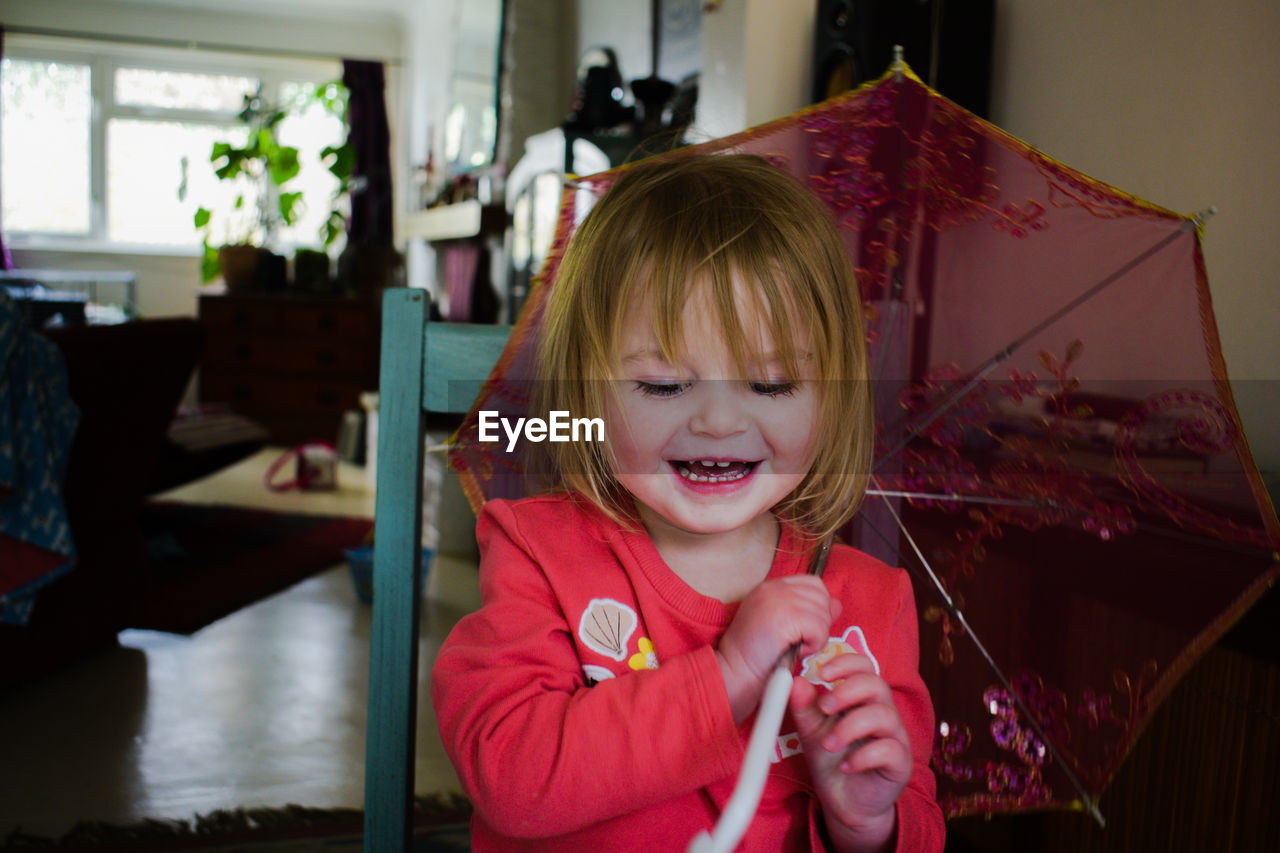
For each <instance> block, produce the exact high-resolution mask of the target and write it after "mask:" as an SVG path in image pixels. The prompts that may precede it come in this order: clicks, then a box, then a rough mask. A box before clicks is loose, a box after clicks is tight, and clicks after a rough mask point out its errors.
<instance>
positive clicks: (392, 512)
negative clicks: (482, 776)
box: [364, 288, 511, 853]
mask: <svg viewBox="0 0 1280 853" xmlns="http://www.w3.org/2000/svg"><path fill="white" fill-rule="evenodd" d="M428 304H429V300H428V296H427V292H426V291H424V290H419V289H415V288H398V289H393V290H388V291H386V292H385V294H384V295H383V302H382V359H381V374H380V376H381V378H380V380H379V385H380V387H379V394H378V461H377V465H378V468H377V471H378V493H377V497H376V502H375V505H374V517H375V523H376V527H375V547H374V561H373V624H372V628H371V630H370V657H369V710H368V723H367V725H368V730H367V736H366V737H367V739H366V745H365V794H364V808H365V819H364V820H365V823H364V849H365V851H366V853H404V851H407V850H408V849H409V845H410V843H411V841H412V818H413V767H414V752H415V749H416V746H417V744H416V742H415V737H414V732H415V722H416V719H417V711H418V706H417V698H418V610H419V606H418V605H419V601H420V598H421V592H422V591H421V573H420V572H419V571H418V564H419V560H420V554H421V547H422V545H421V540H422V466H423V454H424V452H425V447H424V441H425V430H426V425H427V419H428V417H432V418H436V417H440V416H441V415H443V416H446V417H448V416H452V418H453V420H454V421H455V422H457V421H458V420H459V418H458V416H459V415H462V414H465V413H466V411H467V409H468V408H469V407H470V405H471V402H472V401H473V400H475V399H476V398H477V397H478V396H479V394H480V388H481V386H482V385H483V383H484V380H485V379H486V378H488V376H489V371H490V370H491V369H492V367H493V365H494V364H495V363H496V362H497V360H498V356H499V355H500V354H501V353H502V349H503V347H504V346H505V345H506V341H507V338H508V337H509V336H510V333H511V328H510V327H509V326H485V325H471V324H464V323H428V322H427V317H428V314H427V309H428Z"/></svg>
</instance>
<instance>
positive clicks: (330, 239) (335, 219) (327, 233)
mask: <svg viewBox="0 0 1280 853" xmlns="http://www.w3.org/2000/svg"><path fill="white" fill-rule="evenodd" d="M345 233H347V217H345V216H343V215H342V211H339V210H333V211H330V212H329V218H328V219H326V220H325V222H324V226H323V227H322V228H321V229H320V237H321V239H322V240H323V241H324V246H325V248H326V249H327V248H329V247H330V246H332V245H333V244H334V243H335V242H337V239H338V238H339V237H341V236H342V235H343V234H345Z"/></svg>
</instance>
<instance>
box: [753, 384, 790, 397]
mask: <svg viewBox="0 0 1280 853" xmlns="http://www.w3.org/2000/svg"><path fill="white" fill-rule="evenodd" d="M799 387H800V384H799V383H798V382H752V383H751V390H752V391H755V392H756V393H757V394H762V395H764V396H765V397H791V396H794V395H795V393H796V390H797V389H799Z"/></svg>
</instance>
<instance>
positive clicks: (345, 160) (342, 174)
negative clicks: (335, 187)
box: [320, 141, 356, 188]
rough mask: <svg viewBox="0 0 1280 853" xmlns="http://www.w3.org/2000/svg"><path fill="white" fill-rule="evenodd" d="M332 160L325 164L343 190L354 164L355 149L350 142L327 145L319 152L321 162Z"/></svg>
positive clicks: (349, 178)
mask: <svg viewBox="0 0 1280 853" xmlns="http://www.w3.org/2000/svg"><path fill="white" fill-rule="evenodd" d="M329 158H333V162H332V163H326V164H325V165H327V166H328V168H329V173H330V174H331V175H333V176H334V177H335V178H337V179H338V181H339V183H341V184H342V186H343V187H344V188H345V187H346V185H347V182H348V181H349V180H351V170H352V168H353V167H354V166H355V162H356V147H355V146H354V145H352V144H351V142H350V141H347V142H344V143H342V144H341V145H329V146H327V147H325V148H324V149H323V150H322V151H321V152H320V159H321V160H328V159H329Z"/></svg>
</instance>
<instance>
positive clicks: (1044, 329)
mask: <svg viewBox="0 0 1280 853" xmlns="http://www.w3.org/2000/svg"><path fill="white" fill-rule="evenodd" d="M718 151H738V152H745V153H755V154H758V155H761V156H763V157H766V158H767V159H769V160H770V161H771V162H773V163H775V164H776V165H777V166H778V167H779V168H781V169H785V170H787V171H789V172H791V173H792V174H794V175H796V176H798V177H799V178H801V179H802V180H803V181H805V182H806V183H807V184H808V185H809V186H810V187H811V188H812V189H813V191H814V192H815V193H816V194H817V195H818V196H819V197H820V198H822V200H823V201H824V202H826V204H827V205H828V207H829V208H830V210H831V213H832V215H833V217H834V218H835V219H836V221H837V222H838V223H839V225H840V226H841V228H842V232H843V234H844V236H845V240H846V242H847V244H848V248H849V257H850V260H851V262H852V264H853V266H854V268H855V270H856V272H857V280H858V283H859V287H860V289H861V294H860V295H861V298H862V301H863V304H864V306H865V311H866V319H867V338H868V344H869V349H870V352H871V363H872V370H873V374H874V379H875V381H876V399H877V445H878V452H877V458H876V462H875V467H874V470H873V472H872V473H873V494H872V496H870V497H869V498H868V499H867V501H866V503H865V504H864V505H863V507H862V509H861V510H860V511H859V513H858V515H857V516H856V517H855V518H854V520H853V521H852V522H851V523H850V524H849V525H848V527H847V528H846V530H845V531H844V532H845V536H846V538H847V539H849V540H850V541H851V542H853V543H854V544H856V545H858V546H859V547H862V548H863V549H864V550H867V551H869V552H871V553H873V554H875V555H876V556H879V557H880V558H881V559H884V560H885V561H886V562H890V563H892V564H896V565H902V566H905V567H906V568H908V569H909V570H911V571H912V573H913V578H914V580H915V582H916V601H917V606H918V608H919V614H920V634H921V636H920V641H921V663H920V666H921V671H922V674H923V675H924V677H925V680H926V682H927V683H928V685H929V688H930V691H931V693H932V696H933V700H934V705H935V710H936V713H937V719H938V730H937V733H936V738H935V744H934V755H933V763H934V769H935V771H936V774H937V777H938V783H939V801H940V802H941V804H942V806H943V809H944V810H945V811H946V813H947V814H948V815H950V816H955V815H962V814H972V813H993V812H1001V811H1014V810H1027V809H1041V808H1085V809H1087V810H1089V811H1091V812H1094V813H1095V815H1096V805H1095V803H1096V799H1097V796H1098V795H1099V794H1100V793H1101V791H1102V790H1103V788H1104V787H1105V786H1106V785H1107V783H1108V782H1109V781H1110V779H1111V778H1112V776H1113V775H1114V774H1115V772H1116V770H1117V768H1118V767H1119V765H1120V763H1121V762H1122V761H1123V759H1124V757H1125V755H1126V754H1127V753H1128V752H1129V750H1130V748H1131V747H1132V745H1133V743H1134V740H1135V739H1136V738H1137V737H1138V735H1139V733H1140V732H1141V730H1142V728H1143V726H1144V725H1145V724H1146V722H1147V721H1148V720H1149V719H1150V717H1151V715H1152V714H1153V712H1154V711H1155V710H1156V708H1157V707H1158V706H1159V704H1160V703H1161V701H1162V700H1163V699H1164V698H1165V697H1166V696H1167V695H1168V694H1169V691H1170V690H1171V689H1172V687H1173V686H1174V684H1176V682H1177V681H1178V679H1179V678H1181V677H1182V675H1184V674H1185V673H1186V671H1187V670H1188V669H1189V667H1190V666H1191V665H1192V664H1193V663H1194V662H1195V661H1196V660H1197V659H1198V658H1199V656H1200V655H1201V654H1202V653H1203V652H1204V651H1205V650H1206V649H1207V648H1208V647H1209V646H1210V645H1211V644H1212V643H1213V642H1214V641H1215V640H1216V639H1217V638H1218V637H1219V636H1220V635H1221V634H1222V633H1223V632H1224V631H1225V630H1226V629H1227V628H1228V627H1230V625H1231V624H1233V623H1234V622H1235V621H1236V620H1237V619H1238V618H1239V617H1240V616H1241V615H1242V614H1243V613H1244V611H1245V610H1246V609H1247V608H1248V607H1249V606H1250V605H1251V604H1252V603H1253V602H1255V601H1256V600H1257V599H1258V597H1259V596H1260V595H1261V594H1262V593H1263V592H1264V591H1265V590H1266V588H1267V587H1268V586H1269V585H1270V584H1272V583H1273V582H1274V581H1275V578H1276V577H1277V575H1280V555H1278V554H1277V550H1278V549H1280V523H1278V522H1277V519H1276V514H1275V510H1274V508H1273V507H1272V506H1271V503H1270V501H1269V499H1268V497H1267V495H1266V492H1265V490H1264V489H1263V486H1262V483H1261V479H1260V477H1259V475H1258V472H1257V468H1256V466H1255V464H1254V462H1253V459H1252V456H1251V454H1250V452H1249V448H1248V445H1247V442H1246V440H1245V436H1244V433H1243V430H1242V428H1241V424H1240V419H1239V416H1238V414H1237V412H1236V407H1235V403H1234V401H1233V399H1232V394H1231V388H1230V385H1229V384H1228V380H1227V374H1226V367H1225V364H1224V362H1223V358H1222V354H1221V349H1220V346H1219V342H1218V336H1217V329H1216V325H1215V322H1214V317H1213V307H1212V303H1211V300H1210V295H1209V288H1208V282H1207V279H1206V274H1205V267H1204V260H1203V256H1202V254H1201V249H1200V231H1201V228H1202V225H1203V223H1202V220H1201V219H1200V218H1197V217H1189V216H1184V215H1180V214H1176V213H1172V212H1170V211H1167V210H1163V209H1161V208H1159V207H1156V206H1155V205H1152V204H1149V203H1147V202H1144V201H1142V200H1140V199H1137V198H1135V197H1133V196H1131V195H1129V194H1126V193H1124V192H1121V191H1119V190H1117V189H1115V188H1112V187H1110V186H1107V185H1105V184H1102V183H1100V182H1098V181H1095V180H1093V179H1091V178H1089V177H1087V176H1085V175H1083V174H1081V173H1079V172H1076V171H1074V170H1072V169H1070V168H1069V167H1067V166H1064V165H1063V164H1061V163H1058V162H1056V161H1054V160H1052V159H1050V158H1049V157H1047V156H1045V155H1043V154H1041V153H1040V152H1038V151H1036V150H1034V149H1032V148H1030V147H1028V146H1027V145H1025V144H1023V143H1022V142H1020V141H1018V140H1017V139H1015V138H1013V137H1011V136H1010V135H1008V134H1006V133H1004V132H1003V131H1001V130H1000V129H999V128H997V127H995V126H993V125H991V124H989V123H987V122H984V121H982V120H980V119H978V118H977V117H975V116H973V115H972V114H970V113H968V112H966V111H964V110H963V109H961V108H960V107H958V106H956V105H955V104H953V103H951V102H949V101H947V100H946V99H944V98H943V97H941V96H940V95H938V94H937V93H936V92H933V91H932V90H930V89H929V88H928V87H926V86H925V85H924V84H923V83H921V82H920V80H919V79H917V78H916V77H915V76H914V75H913V74H912V73H911V72H910V70H909V69H907V68H906V67H905V66H900V67H898V68H896V69H895V70H892V71H890V72H889V73H888V74H886V75H885V76H884V77H883V78H881V79H880V80H878V81H876V82H875V83H872V84H870V85H868V86H865V87H863V88H861V89H858V90H856V91H854V92H851V93H848V94H846V95H843V96H840V97H837V98H834V99H832V100H829V101H826V102H824V103H822V104H819V105H816V106H814V107H811V108H808V109H806V110H804V111H801V112H799V113H796V114H793V115H790V116H787V117H785V118H782V119H779V120H777V121H774V122H771V123H769V124H767V125H762V126H760V127H756V128H752V129H749V130H746V131H743V132H742V133H739V134H736V135H734V136H731V137H727V138H724V139H720V140H716V141H714V142H709V143H705V144H702V145H698V146H694V147H690V148H685V149H681V150H680V151H677V152H673V153H670V154H664V155H660V156H668V157H680V156H685V155H686V154H688V153H693V152H696V153H709V152H718ZM621 168H624V169H625V168H626V167H625V166H624V167H621ZM617 174H618V170H614V171H611V172H604V173H601V174H599V175H595V176H592V177H589V178H585V179H581V180H579V181H577V182H576V185H575V186H574V187H573V188H570V189H568V190H566V193H565V196H564V204H563V207H562V210H561V215H560V224H559V228H558V231H557V235H556V238H555V241H554V243H553V246H552V249H551V253H550V255H549V257H548V260H547V264H546V266H545V268H544V271H543V275H542V280H541V283H540V285H539V286H538V287H536V288H535V290H534V292H533V293H532V295H531V297H530V299H529V302H528V303H527V304H526V305H525V307H524V309H523V312H522V314H521V316H520V319H519V320H518V322H517V324H516V328H515V330H514V333H513V334H512V336H511V339H510V342H509V344H508V346H507V349H506V351H505V352H504V354H503V356H502V358H501V359H500V361H499V363H498V365H497V367H496V368H495V370H494V372H493V374H492V375H491V376H490V377H489V378H488V380H487V381H486V383H485V385H484V388H483V391H482V393H481V395H480V397H479V399H477V400H476V401H475V403H474V405H473V406H472V409H471V412H470V414H469V415H468V417H467V419H466V420H465V422H464V423H463V426H462V427H461V429H460V430H459V431H458V433H457V434H456V435H455V437H454V447H453V450H452V452H451V461H452V464H453V465H454V467H455V468H456V469H457V470H458V472H459V474H460V475H461V477H462V480H463V485H464V488H465V489H466V491H467V493H468V496H469V497H470V499H471V500H472V502H473V505H475V506H477V507H478V506H479V505H480V504H481V503H483V501H485V500H487V499H490V498H493V497H518V496H521V495H523V494H525V493H526V492H527V491H529V490H532V489H535V488H536V484H533V483H529V482H526V478H525V477H524V474H523V468H524V466H523V464H522V459H521V457H520V450H519V448H518V447H517V448H516V450H514V451H513V452H507V450H506V448H505V447H504V446H503V444H502V443H497V444H494V443H482V442H480V441H479V440H478V439H479V432H478V413H479V412H480V411H481V410H496V411H498V412H500V413H501V414H502V415H503V416H505V417H518V416H524V415H526V414H529V413H528V412H526V407H527V400H528V395H527V387H528V386H527V384H526V383H527V381H528V379H529V378H530V377H531V376H532V364H533V358H534V353H535V351H536V346H537V341H538V330H539V322H540V318H541V315H542V308H543V304H544V300H545V298H546V294H547V293H548V291H549V290H550V289H551V288H553V287H554V286H555V281H556V270H557V267H558V262H559V259H560V257H561V256H562V254H563V251H564V248H565V246H566V245H567V244H568V241H569V239H570V237H571V236H572V233H573V230H574V227H575V224H576V223H577V222H578V221H580V219H581V215H582V214H583V212H584V210H585V209H586V208H587V207H588V206H589V203H590V201H591V199H592V198H593V197H594V196H595V195H598V194H600V193H602V192H604V191H606V190H607V189H608V188H609V186H610V185H611V184H612V182H613V181H614V180H615V178H616V177H617Z"/></svg>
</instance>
